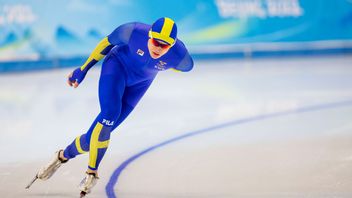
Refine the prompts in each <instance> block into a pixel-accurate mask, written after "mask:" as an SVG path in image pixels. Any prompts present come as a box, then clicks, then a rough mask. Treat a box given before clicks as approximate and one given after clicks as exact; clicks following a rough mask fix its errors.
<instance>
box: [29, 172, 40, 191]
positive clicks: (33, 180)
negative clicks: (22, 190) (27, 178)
mask: <svg viewBox="0 0 352 198" xmlns="http://www.w3.org/2000/svg"><path fill="white" fill-rule="evenodd" d="M37 179H38V176H37V175H36V176H35V177H34V178H33V179H32V180H31V182H29V184H28V185H27V186H26V189H29V187H31V186H32V184H33V183H34V182H35V181H36V180H37Z"/></svg>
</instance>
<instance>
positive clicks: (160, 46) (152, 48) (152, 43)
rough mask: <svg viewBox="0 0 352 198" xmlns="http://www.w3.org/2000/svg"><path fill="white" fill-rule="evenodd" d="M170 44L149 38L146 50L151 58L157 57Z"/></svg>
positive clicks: (167, 49) (164, 51)
mask: <svg viewBox="0 0 352 198" xmlns="http://www.w3.org/2000/svg"><path fill="white" fill-rule="evenodd" d="M170 48H171V45H169V44H167V43H164V42H162V41H158V40H156V39H153V38H150V39H149V40H148V50H149V54H150V56H151V57H152V58H154V59H157V58H160V57H161V56H163V55H164V54H166V53H167V52H168V51H169V49H170Z"/></svg>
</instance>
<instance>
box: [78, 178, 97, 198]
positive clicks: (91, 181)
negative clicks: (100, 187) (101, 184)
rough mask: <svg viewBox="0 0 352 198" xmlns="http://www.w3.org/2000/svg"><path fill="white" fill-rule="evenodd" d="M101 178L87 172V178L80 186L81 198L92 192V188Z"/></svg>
mask: <svg viewBox="0 0 352 198" xmlns="http://www.w3.org/2000/svg"><path fill="white" fill-rule="evenodd" d="M98 179H99V177H97V176H96V174H95V173H88V172H86V176H85V178H83V180H82V181H81V183H80V184H79V190H80V191H81V194H80V196H81V198H82V197H84V196H86V194H88V193H90V192H91V191H92V188H93V187H94V186H95V184H97V181H98Z"/></svg>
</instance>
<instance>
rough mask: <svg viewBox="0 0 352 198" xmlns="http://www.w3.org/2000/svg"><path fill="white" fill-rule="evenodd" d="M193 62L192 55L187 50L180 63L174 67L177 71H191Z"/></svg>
mask: <svg viewBox="0 0 352 198" xmlns="http://www.w3.org/2000/svg"><path fill="white" fill-rule="evenodd" d="M193 64H194V63H193V59H192V57H191V56H190V55H189V53H188V51H186V53H185V55H184V56H183V57H182V58H181V60H180V62H179V64H178V65H177V66H175V67H174V68H172V69H173V70H174V71H177V72H189V71H191V70H192V69H193Z"/></svg>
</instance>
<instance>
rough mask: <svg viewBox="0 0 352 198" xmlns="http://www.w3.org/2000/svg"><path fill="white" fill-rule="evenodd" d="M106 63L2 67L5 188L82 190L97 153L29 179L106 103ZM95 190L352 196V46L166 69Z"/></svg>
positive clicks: (227, 196) (8, 195)
mask: <svg viewBox="0 0 352 198" xmlns="http://www.w3.org/2000/svg"><path fill="white" fill-rule="evenodd" d="M99 69H100V68H99V67H96V68H94V69H92V70H91V71H90V73H89V74H88V76H87V77H86V79H85V81H84V82H83V83H82V84H81V86H80V87H79V88H78V89H72V88H70V87H68V86H67V84H66V75H67V74H68V73H69V72H70V71H71V70H72V68H71V69H63V70H54V71H40V72H30V73H16V74H13V73H12V74H0V126H1V130H0V153H1V162H0V197H1V198H17V197H29V198H37V197H47V198H52V197H57V198H59V197H60V198H66V197H79V191H78V188H77V185H78V184H79V182H80V181H81V179H82V178H83V176H84V171H85V169H86V167H87V161H88V157H87V155H85V156H79V157H77V158H76V159H73V160H71V161H70V162H68V163H67V164H65V165H64V166H62V167H61V168H60V169H59V171H58V172H57V173H56V175H54V176H53V177H52V178H51V179H50V180H48V181H45V182H43V181H37V182H36V183H34V184H33V186H32V187H31V188H30V189H29V190H26V189H25V186H26V185H27V183H28V182H29V181H30V180H31V179H32V177H33V176H34V175H35V173H36V172H37V170H38V168H39V167H40V166H42V165H43V164H45V163H46V162H47V161H48V159H50V158H51V156H52V154H53V153H54V152H55V151H56V150H57V149H59V148H64V147H66V145H67V144H69V143H71V141H72V140H73V139H74V138H75V137H76V136H78V135H79V134H81V133H85V131H86V130H87V129H88V127H89V126H90V124H91V122H92V121H93V120H94V118H95V116H96V115H97V114H98V112H99V106H98V98H97V83H98V77H99ZM99 176H100V180H99V182H98V184H97V186H96V187H95V188H94V189H93V192H92V193H91V194H89V196H87V197H91V198H93V197H94V198H100V197H118V198H169V197H170V198H179V197H180V198H203V197H204V198H247V197H250V198H269V197H270V198H271V197H275V198H281V197H283V198H302V197H307V198H308V197H309V198H315V197H317V198H321V197H323V198H332V197H336V198H347V197H352V56H346V55H341V56H325V57H320V56H314V57H303V58H282V57H281V58H272V59H269V58H267V59H265V58H264V59H227V60H207V61H196V62H195V68H194V70H193V71H192V72H190V73H177V72H172V71H166V72H162V73H160V74H159V75H158V77H157V79H156V80H155V81H154V84H153V85H152V87H151V88H150V89H149V91H148V92H147V94H146V95H145V97H144V98H143V99H142V101H141V102H140V103H139V105H138V106H137V108H136V109H135V111H134V112H133V113H132V114H131V115H130V116H129V117H128V118H127V120H126V121H125V122H124V123H123V124H122V125H121V126H120V127H119V128H118V129H117V130H116V131H114V133H113V134H112V136H111V142H110V147H109V149H108V152H107V154H106V155H105V157H104V159H103V161H102V163H101V166H100V172H99Z"/></svg>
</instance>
